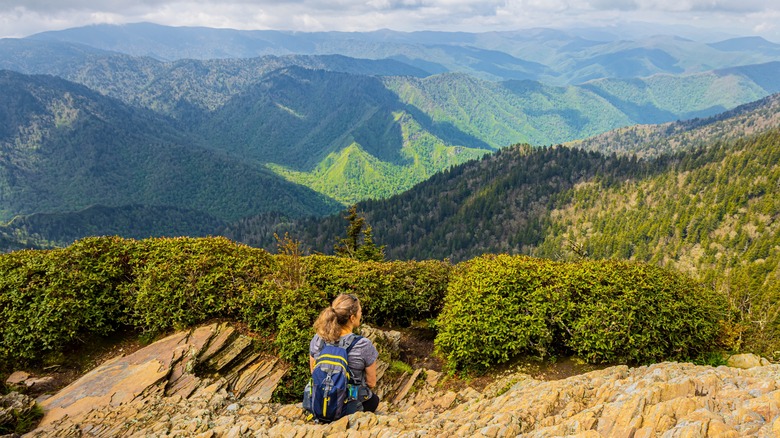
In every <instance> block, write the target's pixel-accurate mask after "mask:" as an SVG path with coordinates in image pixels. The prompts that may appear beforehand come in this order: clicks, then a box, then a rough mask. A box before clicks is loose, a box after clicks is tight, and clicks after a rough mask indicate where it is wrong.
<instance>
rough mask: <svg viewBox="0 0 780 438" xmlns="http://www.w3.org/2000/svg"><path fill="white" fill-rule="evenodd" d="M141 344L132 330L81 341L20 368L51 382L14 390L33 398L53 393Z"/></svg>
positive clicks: (132, 350) (138, 347) (136, 348)
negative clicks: (37, 362) (42, 359)
mask: <svg viewBox="0 0 780 438" xmlns="http://www.w3.org/2000/svg"><path fill="white" fill-rule="evenodd" d="M144 345H145V344H143V343H142V342H140V341H139V339H138V333H136V332H132V331H131V332H123V333H119V334H115V335H113V336H108V337H94V338H90V339H88V340H84V342H81V343H78V344H75V345H73V346H72V347H71V348H70V349H68V350H67V351H65V352H64V353H62V354H59V355H52V356H49V357H47V358H46V360H45V362H44V363H40V364H35V365H31V366H28V367H23V368H20V370H22V371H25V372H27V373H29V374H30V376H31V377H32V378H43V377H51V378H52V380H50V381H48V382H46V383H45V384H42V385H37V386H36V385H33V386H32V387H30V388H25V387H17V388H14V389H20V390H21V391H20V392H22V393H24V394H26V395H28V396H30V397H33V398H37V397H40V396H41V395H44V394H54V393H56V392H57V391H59V390H60V389H62V388H64V387H66V386H68V385H70V384H71V383H73V382H74V381H75V380H77V379H78V378H80V377H81V376H83V375H84V374H86V373H87V372H89V371H90V370H92V369H93V368H95V367H97V366H98V365H100V364H102V363H103V362H105V361H107V360H109V359H112V358H114V357H117V356H119V355H127V354H130V353H133V352H135V351H136V350H138V349H140V348H142V347H144Z"/></svg>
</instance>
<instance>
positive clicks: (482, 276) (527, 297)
mask: <svg viewBox="0 0 780 438" xmlns="http://www.w3.org/2000/svg"><path fill="white" fill-rule="evenodd" d="M555 266H558V265H557V264H555V263H553V262H549V261H544V260H542V259H533V258H530V257H512V256H508V255H499V256H494V255H486V256H482V257H478V258H475V259H472V260H470V261H468V262H464V263H461V264H459V265H458V266H457V267H456V269H455V272H454V274H453V276H452V279H451V281H450V284H449V289H448V290H447V296H446V298H445V301H444V309H443V310H442V312H441V314H440V316H439V318H438V320H437V323H436V325H437V327H438V329H439V333H438V335H437V336H436V340H435V343H436V348H437V349H438V350H439V351H440V352H441V353H442V354H444V355H445V356H446V358H447V362H448V364H449V365H450V367H451V368H454V369H457V368H466V369H484V368H487V367H488V366H490V365H492V364H497V363H502V362H506V361H508V360H509V359H511V358H513V357H515V356H516V355H518V354H520V353H532V354H540V355H544V354H545V353H546V352H547V350H548V349H549V348H550V344H551V341H552V339H553V333H552V331H551V325H550V323H549V314H550V312H551V310H552V309H551V306H554V303H552V302H550V300H549V298H548V297H547V296H546V294H545V291H547V290H549V288H548V286H549V284H550V283H551V282H553V281H554V275H553V274H554V267H555Z"/></svg>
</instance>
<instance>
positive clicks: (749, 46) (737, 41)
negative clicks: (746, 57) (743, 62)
mask: <svg viewBox="0 0 780 438" xmlns="http://www.w3.org/2000/svg"><path fill="white" fill-rule="evenodd" d="M710 46H711V47H714V48H716V49H718V50H722V51H724V52H760V53H764V54H766V55H768V56H777V55H778V54H780V44H775V43H773V42H770V41H767V40H765V39H764V38H761V37H757V36H754V37H740V38H731V39H727V40H723V41H719V42H716V43H711V44H710Z"/></svg>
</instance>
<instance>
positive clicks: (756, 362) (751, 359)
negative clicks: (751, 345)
mask: <svg viewBox="0 0 780 438" xmlns="http://www.w3.org/2000/svg"><path fill="white" fill-rule="evenodd" d="M761 359H762V358H761V357H760V356H757V355H755V354H750V353H747V354H735V355H733V356H731V357H729V359H728V360H727V361H726V365H728V366H730V367H732V368H742V369H750V368H755V367H760V366H761V365H762V364H761Z"/></svg>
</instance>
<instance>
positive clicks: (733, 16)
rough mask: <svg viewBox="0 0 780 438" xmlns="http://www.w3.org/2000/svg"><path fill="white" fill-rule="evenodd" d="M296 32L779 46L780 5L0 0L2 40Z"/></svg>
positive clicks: (680, 0) (686, 0) (552, 0)
mask: <svg viewBox="0 0 780 438" xmlns="http://www.w3.org/2000/svg"><path fill="white" fill-rule="evenodd" d="M137 22H152V23H157V24H163V25H171V26H205V27H219V28H232V29H245V30H254V29H275V30H297V31H330V30H338V31H371V30H376V29H393V30H399V31H416V30H444V31H466V32H482V31H492V30H520V29H527V28H533V27H558V28H560V27H567V26H605V27H608V26H612V25H614V24H615V23H630V22H645V23H662V24H667V25H670V24H674V25H688V26H694V27H698V28H704V29H713V30H717V31H721V32H724V33H727V34H731V35H735V36H736V35H758V36H763V37H764V38H766V39H768V40H770V41H773V42H776V43H780V0H201V1H177V0H99V1H98V0H0V37H24V36H28V35H32V34H35V33H38V32H43V31H47V30H60V29H66V28H71V27H79V26H85V25H89V24H99V23H110V24H124V23H137Z"/></svg>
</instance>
